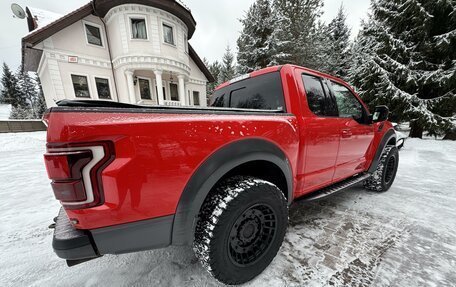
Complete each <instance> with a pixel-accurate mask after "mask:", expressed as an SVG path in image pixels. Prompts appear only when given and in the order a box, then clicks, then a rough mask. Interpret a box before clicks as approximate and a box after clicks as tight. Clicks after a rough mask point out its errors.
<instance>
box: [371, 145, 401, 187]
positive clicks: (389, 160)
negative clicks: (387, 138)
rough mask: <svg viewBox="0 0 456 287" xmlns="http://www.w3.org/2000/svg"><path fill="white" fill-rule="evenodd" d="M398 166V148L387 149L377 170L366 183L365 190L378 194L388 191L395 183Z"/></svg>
mask: <svg viewBox="0 0 456 287" xmlns="http://www.w3.org/2000/svg"><path fill="white" fill-rule="evenodd" d="M398 165H399V153H398V149H397V147H395V146H387V147H385V149H384V150H383V152H382V155H381V157H380V161H379V162H378V165H377V168H376V170H375V171H374V173H373V174H372V176H371V177H369V178H368V179H366V181H364V188H366V189H368V190H372V191H376V192H384V191H387V190H388V189H389V188H390V187H391V185H392V184H393V182H394V179H395V177H396V172H397V167H398Z"/></svg>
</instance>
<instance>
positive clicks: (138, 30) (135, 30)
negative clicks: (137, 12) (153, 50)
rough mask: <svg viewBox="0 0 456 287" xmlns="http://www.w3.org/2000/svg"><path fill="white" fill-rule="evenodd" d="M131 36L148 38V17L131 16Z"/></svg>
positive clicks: (133, 37)
mask: <svg viewBox="0 0 456 287" xmlns="http://www.w3.org/2000/svg"><path fill="white" fill-rule="evenodd" d="M131 38H132V39H144V40H146V39H147V28H146V19H144V18H131Z"/></svg>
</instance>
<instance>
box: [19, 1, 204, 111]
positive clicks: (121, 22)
mask: <svg viewBox="0 0 456 287" xmlns="http://www.w3.org/2000/svg"><path fill="white" fill-rule="evenodd" d="M26 14H27V19H28V26H29V30H30V33H29V34H28V35H26V36H25V37H24V38H23V39H22V62H23V66H24V69H25V70H26V71H36V72H38V75H39V77H40V79H41V83H42V86H43V91H44V95H45V98H46V103H47V105H48V107H51V106H55V102H56V101H59V100H63V99H76V100H78V99H84V100H108V101H116V102H122V103H130V104H142V105H171V106H181V105H182V106H183V105H196V106H206V84H207V83H208V82H211V81H213V77H212V75H211V73H210V72H209V70H208V69H207V67H206V66H205V65H204V63H203V61H201V59H200V57H199V56H198V55H197V54H196V52H195V51H194V50H193V48H192V47H191V46H190V45H189V43H188V40H189V39H190V38H191V37H192V35H193V33H194V31H195V26H196V22H195V20H194V18H193V16H192V14H191V11H190V9H188V8H187V7H186V6H185V5H183V4H182V3H180V2H179V1H174V0H131V1H121V0H93V1H91V2H90V3H88V4H86V5H84V6H82V7H80V8H79V9H77V10H75V11H73V12H71V13H69V14H67V15H64V16H59V15H56V14H54V13H49V12H46V11H43V10H39V9H33V8H30V7H28V8H27V9H26Z"/></svg>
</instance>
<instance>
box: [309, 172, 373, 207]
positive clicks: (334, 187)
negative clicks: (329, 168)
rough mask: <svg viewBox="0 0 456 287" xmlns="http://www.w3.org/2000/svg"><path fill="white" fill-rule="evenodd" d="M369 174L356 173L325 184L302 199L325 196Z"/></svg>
mask: <svg viewBox="0 0 456 287" xmlns="http://www.w3.org/2000/svg"><path fill="white" fill-rule="evenodd" d="M370 176H371V174H370V173H363V174H358V175H355V176H352V177H350V178H347V179H345V180H343V181H340V182H337V183H335V184H333V185H330V186H327V187H325V188H322V189H320V190H317V191H315V192H312V193H311V194H310V195H309V196H305V197H304V198H303V199H302V200H304V201H312V200H316V199H321V198H324V197H327V196H329V195H332V194H334V193H337V192H339V191H342V190H344V189H347V188H349V187H352V186H353V185H355V184H357V183H360V182H362V181H364V180H366V179H368V178H369V177H370Z"/></svg>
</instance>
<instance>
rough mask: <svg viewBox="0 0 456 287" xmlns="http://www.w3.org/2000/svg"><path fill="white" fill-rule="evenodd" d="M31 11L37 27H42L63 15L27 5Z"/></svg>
mask: <svg viewBox="0 0 456 287" xmlns="http://www.w3.org/2000/svg"><path fill="white" fill-rule="evenodd" d="M27 8H28V9H29V10H30V13H32V17H33V18H34V19H35V21H36V24H37V25H38V29H40V28H43V27H45V26H47V25H49V24H51V23H52V22H54V21H55V20H57V19H59V18H62V17H63V15H61V14H57V13H54V12H51V11H46V10H42V9H38V8H33V7H27Z"/></svg>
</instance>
